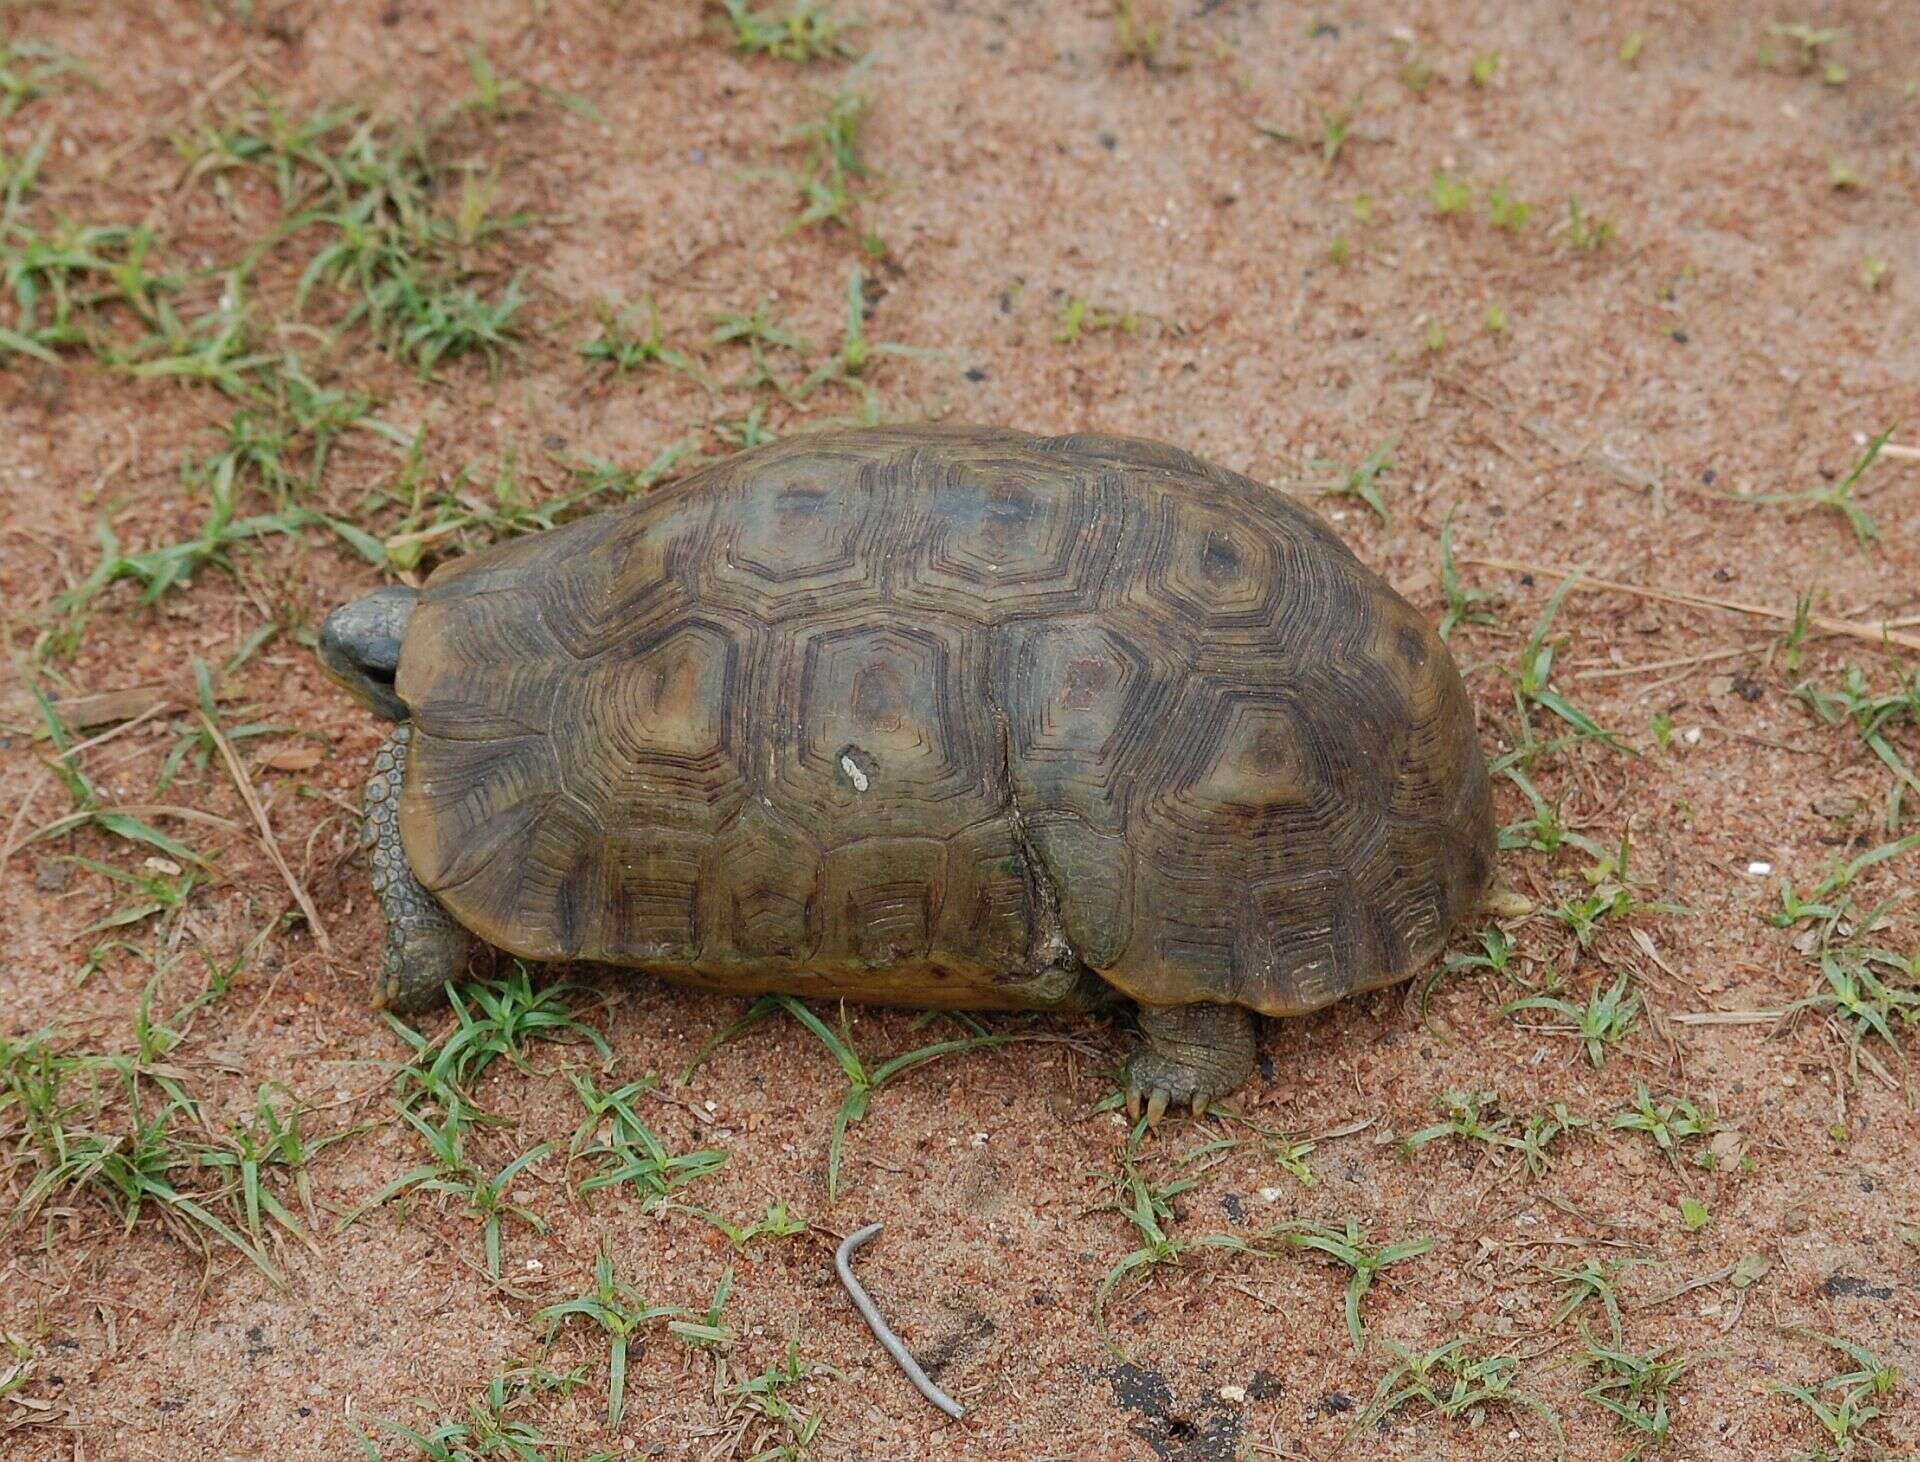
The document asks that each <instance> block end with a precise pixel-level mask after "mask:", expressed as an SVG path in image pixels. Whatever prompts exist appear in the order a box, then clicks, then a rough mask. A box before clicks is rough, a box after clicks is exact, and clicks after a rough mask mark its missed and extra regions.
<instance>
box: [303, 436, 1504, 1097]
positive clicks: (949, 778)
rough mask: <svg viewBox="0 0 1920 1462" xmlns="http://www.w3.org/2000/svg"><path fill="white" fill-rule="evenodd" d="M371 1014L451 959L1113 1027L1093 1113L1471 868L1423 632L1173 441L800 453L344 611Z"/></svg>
mask: <svg viewBox="0 0 1920 1462" xmlns="http://www.w3.org/2000/svg"><path fill="white" fill-rule="evenodd" d="M319 654H320V659H321V662H322V664H323V665H324V667H325V668H326V669H327V670H328V672H329V673H330V674H332V675H333V676H334V677H335V678H336V679H338V680H340V681H341V682H342V683H344V684H345V685H346V686H347V687H348V688H350V689H351V690H353V691H354V692H355V693H356V694H357V695H358V696H359V697H360V699H361V700H363V701H364V702H365V703H366V705H367V706H368V707H369V708H371V709H372V710H373V711H375V712H377V713H378V714H380V715H382V716H384V717H386V718H388V719H390V720H393V721H397V722H399V723H400V724H399V725H398V726H397V728H396V729H394V730H393V731H392V732H391V733H390V734H389V735H388V736H387V737H386V740H385V741H384V743H383V744H382V746H381V748H380V751H379V753H378V755H377V757H376V759H375V762H374V769H373V775H372V779H371V780H370V781H369V783H368V784H367V792H366V804H365V805H366V813H367V816H366V822H365V833H364V836H365V839H366V841H367V843H368V845H369V846H370V847H371V850H372V854H371V856H372V869H373V873H372V877H373V885H374V888H375V889H376V891H377V893H378V897H379V902H380V905H381V909H382V912H383V914H384V916H385V921H386V944H385V952H384V961H383V965H382V968H381V971H380V974H379V977H378V982H377V990H376V1002H377V1003H379V1004H382V1005H385V1006H388V1007H393V1008H396V1009H416V1008H419V1007H421V1006H422V1005H424V1004H426V1003H427V1002H429V1001H431V1000H433V999H435V998H436V997H438V996H439V995H440V994H441V992H442V991H443V990H444V989H445V987H446V984H447V982H448V981H449V980H450V979H452V978H454V977H456V976H457V975H458V974H460V972H461V971H462V969H463V968H464V965H465V962H466V958H467V954H468V947H469V941H470V938H472V937H477V938H479V939H481V940H483V941H485V942H486V943H487V944H490V945H493V946H495V947H497V948H499V949H502V950H505V951H508V952H510V953H512V954H515V955H518V956H521V957H523V958H526V959H529V960H588V961H598V962H603V963H607V964H613V965H624V966H631V967H635V968H638V969H641V970H646V971H650V972H653V973H655V974H658V975H660V976H663V977H666V978H668V979H671V980H674V981H678V982H682V983H686V984H690V985H694V986H700V987H704V988H707V989H710V990H719V991H734V992H742V993H765V992H783V993H789V994H794V995H801V996H818V997H828V998H853V999H858V1000H865V1001H869V1002H879V1003H888V1004H898V1005H913V1006H922V1007H931V1008H940V1009H975V1010H980V1009H1089V1008H1093V1007H1099V1006H1103V1005H1107V1004H1110V1003H1112V1002H1114V1001H1116V1000H1118V999H1119V998H1121V997H1125V998H1127V999H1130V1000H1132V1001H1133V1002H1134V1003H1135V1004H1136V1005H1137V1007H1138V1019H1139V1026H1140V1030H1141V1034H1142V1037H1143V1039H1142V1041H1141V1043H1140V1045H1139V1047H1138V1048H1137V1050H1136V1051H1135V1053H1134V1056H1133V1058H1132V1060H1131V1061H1130V1063H1129V1074H1128V1079H1127V1095H1128V1105H1129V1109H1130V1110H1131V1111H1133V1112H1134V1113H1136V1114H1137V1113H1138V1111H1139V1109H1140V1106H1141V1104H1142V1101H1143V1099H1144V1102H1145V1105H1146V1107H1147V1111H1148V1115H1149V1117H1150V1119H1152V1120H1153V1121H1156V1122H1157V1121H1158V1120H1159V1119H1160V1117H1161V1116H1162V1114H1163V1113H1164V1112H1165V1110H1166V1108H1167V1107H1168V1105H1169V1104H1170V1103H1182V1104H1190V1105H1191V1106H1192V1108H1193V1110H1194V1111H1196V1112H1200V1111H1203V1110H1204V1109H1205V1106H1206V1104H1207V1103H1208V1102H1209V1101H1211V1100H1212V1099H1214V1098H1217V1097H1221V1096H1224V1095H1226V1094H1227V1093H1229V1092H1231V1091H1232V1090H1233V1089H1234V1088H1236V1087H1237V1086H1239V1085H1240V1084H1241V1082H1242V1081H1244V1080H1245V1079H1246V1076H1247V1074H1248V1072H1249V1071H1250V1070H1251V1068H1252V1065H1253V1061H1254V1055H1255V1036H1254V1021H1253V1018H1252V1017H1253V1014H1254V1013H1256V1012H1257V1013H1259V1014H1264V1015H1272V1016H1282V1015H1296V1014H1301V1013H1304V1012H1307V1011H1311V1010H1314V1009H1317V1008H1319V1007H1321V1006H1324V1005H1326V1004H1328V1003H1329V1002H1331V1001H1334V1000H1336V999H1338V998H1340V997H1342V996H1344V995H1348V994H1352V993H1355V992H1358V991H1364V990H1371V989H1375V988H1378V987H1380V986H1383V985H1387V984H1390V983H1392V982H1394V981H1397V980H1400V979H1403V978H1405V977H1406V976H1408V975H1410V974H1411V973H1413V972H1414V971H1415V970H1416V969H1418V968H1419V967H1420V966H1422V965H1423V964H1425V963H1426V962H1428V961H1430V960H1431V959H1432V958H1433V957H1434V956H1435V954H1436V953H1437V952H1438V951H1439V950H1440V948H1441V946H1442V944H1443V943H1444V942H1445V941H1446V939H1447V936H1448V934H1449V931H1450V930H1451V929H1452V927H1453V926H1454V924H1455V922H1456V921H1457V920H1458V919H1459V918H1460V917H1461V916H1462V915H1463V913H1465V912H1466V911H1468V910H1469V909H1470V908H1471V907H1473V906H1475V905H1476V904H1477V903H1478V902H1479V901H1480V900H1481V899H1482V898H1483V896H1484V895H1486V893H1487V891H1488V889H1489V887H1490V885H1491V883H1492V880H1493V877H1494V872H1495V860H1494V846H1495V844H1494V821H1493V808H1492V801H1491V796H1490V790H1489V778H1488V772H1487V767H1486V763H1485V761H1484V759H1483V757H1482V755H1481V751H1480V747H1479V743H1478V740H1477V738H1476V735H1475V727H1474V716H1473V710H1472V707H1471V705H1470V703H1469V701H1468V698H1467V695H1466V692H1465V690H1464V688H1463V687H1462V685H1461V681H1460V676H1459V674H1458V672H1457V670H1456V669H1455V667H1454V663H1453V661H1452V659H1451V657H1450V656H1449V655H1448V652H1447V649H1446V646H1445V644H1444V643H1443V642H1442V641H1441V640H1440V639H1439V638H1438V637H1437V636H1436V634H1435V633H1434V631H1433V630H1432V629H1431V628H1430V627H1429V626H1428V624H1427V623H1426V622H1425V620H1423V619H1422V617H1421V616H1420V614H1419V613H1418V612H1417V611H1415V610H1414V609H1413V607H1412V606H1410V605H1409V604H1408V603H1407V602H1406V600H1404V599H1402V598H1401V597H1400V595H1399V594H1397V593H1395V592H1394V591H1393V589H1391V588H1390V587H1389V586H1388V585H1387V584H1386V583H1385V582H1383V581H1382V580H1381V579H1380V578H1379V577H1377V576H1376V575H1375V574H1373V573H1372V572H1370V571H1369V570H1368V569H1367V568H1366V567H1365V566H1364V565H1363V564H1362V563H1361V562H1360V560H1359V559H1358V558H1356V557H1355V556H1354V554H1353V553H1352V551H1351V550H1349V549H1348V548H1347V547H1346V545H1345V544H1343V543H1342V542H1341V541H1340V539H1339V538H1338V537H1337V536H1336V535H1335V534H1334V533H1333V531H1332V530H1331V529H1330V528H1329V527H1328V526H1327V525H1326V524H1325V523H1324V522H1323V521H1322V520H1321V519H1320V518H1319V517H1317V516H1316V515H1315V514H1313V513H1312V512H1310V511H1309V510H1307V509H1306V508H1304V507H1302V506H1301V505H1299V504H1298V503H1296V502H1294V501H1292V500H1291V499H1289V498H1288V497H1286V496H1284V495H1282V494H1280V493H1278V492H1276V491H1274V490H1272V489H1270V488H1267V487H1264V486H1262V485H1261V484H1259V483H1257V482H1255V481H1252V480H1250V479H1249V478H1246V477H1243V476H1240V475H1238V474H1236V473H1233V472H1230V471H1227V470H1225V469H1223V468H1220V467H1217V466H1214V465H1212V464H1211V463H1208V462H1205V461H1202V460H1201V459H1199V458H1198V457H1195V456H1192V455H1189V454H1188V453H1186V452H1184V451H1181V450H1178V449H1176V448H1173V447H1169V446H1162V445H1158V444H1155V443H1152V442H1147V441H1142V440H1136V439H1132V438H1126V437H1118V436H1097V435H1078V436H1063V437H1037V436H1029V435H1026V434H1024V433H1020V432H1015V431H1007V430H997V429H986V428H977V427H930V426H921V427H912V428H885V429H869V430H853V431H840V432H831V433H821V434H817V435H809V436H805V437H801V438H797V439H791V440H787V441H782V442H778V443H775V444H772V445H769V446H764V447H760V448H756V449H754V450H751V451H747V452H743V453H741V454H739V455H737V456H735V457H733V458H730V459H728V460H725V461H722V462H719V463H717V464H714V465H711V466H708V467H705V468H703V469H702V470H700V471H698V472H695V473H693V474H691V475H689V476H688V477H686V478H685V479H683V480H681V481H680V482H678V483H677V484H676V485H674V486H671V487H667V488H662V489H660V490H658V491H656V492H654V493H652V494H651V495H649V496H647V497H645V498H643V499H640V500H638V501H635V502H633V503H631V504H628V505H626V506H623V507H620V508H616V509H613V510H610V511H607V512H604V513H600V514H597V515H593V516H588V517H583V518H579V519H576V520H574V521H572V522H569V523H567V524H565V525H564V526H561V527H557V528H554V529H551V530H549V531H547V532H545V533H541V534H539V535H536V536H530V537H525V538H520V539H516V540H512V541H508V542H505V543H501V544H497V545H495V546H493V547H491V548H488V549H486V550H484V551H481V552H478V553H475V554H472V555H470V556H468V557H464V558H460V559H456V560H453V561H450V562H447V563H444V564H442V565H441V566H439V567H438V568H437V569H435V570H434V572H433V573H432V574H431V575H430V576H429V577H428V579H427V580H426V583H425V587H424V588H422V589H419V590H418V591H416V590H414V589H411V588H407V587H404V586H393V587H388V588H383V589H380V590H378V591H376V592H374V593H372V594H369V595H368V596H366V597H365V598H362V599H359V600H357V601H354V602H352V603H349V604H347V605H345V606H343V607H341V608H339V609H337V610H335V611H334V612H333V613H332V614H331V615H330V616H329V617H328V618H327V620H326V622H325V625H324V627H323V628H322V630H321V634H320V641H319Z"/></svg>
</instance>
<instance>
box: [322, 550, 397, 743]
mask: <svg viewBox="0 0 1920 1462" xmlns="http://www.w3.org/2000/svg"><path fill="white" fill-rule="evenodd" d="M419 601H420V591H419V590H417V589H409V588H408V587H407V586H406V585H404V584H389V585H388V586H387V587H386V588H384V589H375V590H374V591H373V592H372V593H371V594H369V595H367V596H366V597H365V598H364V599H355V600H354V601H353V602H352V603H351V604H342V605H341V606H340V607H339V608H338V609H336V610H334V611H333V613H332V614H329V615H328V616H327V618H326V622H325V623H324V624H322V625H321V626H320V666H321V668H322V669H323V670H325V671H326V672H327V674H329V675H331V676H332V677H333V678H334V679H335V680H337V681H339V682H340V683H341V684H342V685H344V686H345V687H346V688H347V689H348V690H350V691H352V692H353V694H354V696H355V698H356V699H358V700H359V701H360V703H361V704H362V705H364V706H366V708H367V709H368V710H370V711H372V712H373V713H374V714H375V715H376V716H382V717H384V718H385V719H387V720H389V721H404V720H406V719H407V707H406V703H405V702H404V701H402V700H401V699H400V697H399V696H398V695H396V694H395V693H394V689H393V677H394V675H395V673H396V672H398V670H399V669H400V641H401V640H402V639H403V638H404V637H405V636H406V633H407V621H408V619H410V618H412V616H413V606H414V605H415V604H417V603H419Z"/></svg>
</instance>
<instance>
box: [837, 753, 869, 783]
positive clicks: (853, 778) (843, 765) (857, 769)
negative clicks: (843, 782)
mask: <svg viewBox="0 0 1920 1462" xmlns="http://www.w3.org/2000/svg"><path fill="white" fill-rule="evenodd" d="M840 770H841V771H843V772H845V773H846V774H847V780H848V781H849V782H852V783H853V790H854V791H856V792H864V791H866V790H867V786H868V781H867V771H866V768H865V767H863V766H861V765H860V763H859V762H857V761H855V760H854V759H853V754H852V753H851V752H842V753H841V754H840Z"/></svg>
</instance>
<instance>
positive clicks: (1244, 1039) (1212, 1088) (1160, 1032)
mask: <svg viewBox="0 0 1920 1462" xmlns="http://www.w3.org/2000/svg"><path fill="white" fill-rule="evenodd" d="M1140 1037H1141V1039H1140V1045H1139V1048H1138V1049H1137V1050H1135V1052H1134V1053H1133V1060H1132V1061H1131V1062H1129V1063H1128V1066H1127V1114H1128V1115H1129V1116H1133V1117H1137V1116H1139V1115H1140V1103H1141V1101H1142V1100H1143V1099H1144V1100H1145V1102H1146V1107H1147V1125H1148V1126H1149V1127H1151V1126H1154V1125H1156V1124H1157V1123H1158V1122H1159V1121H1160V1118H1161V1116H1162V1115H1163V1114H1164V1113H1165V1112H1166V1110H1167V1108H1168V1106H1169V1105H1172V1104H1176V1103H1178V1104H1184V1105H1188V1106H1191V1107H1192V1109H1193V1114H1194V1115H1195V1116H1196V1117H1197V1116H1200V1115H1201V1114H1202V1113H1204V1112H1205V1111H1206V1109H1207V1103H1208V1102H1210V1101H1212V1100H1213V1099H1214V1098H1215V1097H1223V1096H1225V1095H1227V1093H1228V1092H1230V1091H1232V1090H1233V1089H1234V1088H1235V1087H1237V1086H1239V1085H1240V1083H1241V1082H1243V1081H1245V1080H1246V1079H1247V1077H1248V1075H1249V1074H1250V1073H1251V1072H1252V1070H1253V1056H1254V1037H1253V1013H1252V1012H1251V1011H1249V1010H1247V1009H1246V1008H1245V1007H1243V1006H1239V1005H1210V1004H1195V1005H1167V1006H1151V1005H1143V1006H1141V1007H1140Z"/></svg>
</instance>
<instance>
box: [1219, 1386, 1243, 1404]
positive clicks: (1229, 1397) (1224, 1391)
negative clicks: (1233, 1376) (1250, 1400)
mask: <svg viewBox="0 0 1920 1462" xmlns="http://www.w3.org/2000/svg"><path fill="white" fill-rule="evenodd" d="M1220 1399H1221V1400H1222V1401H1228V1402H1231V1403H1232V1404H1233V1405H1235V1406H1238V1405H1239V1404H1240V1403H1241V1402H1243V1401H1245V1400H1246V1399H1247V1388H1246V1387H1245V1386H1222V1387H1221V1388H1220Z"/></svg>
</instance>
